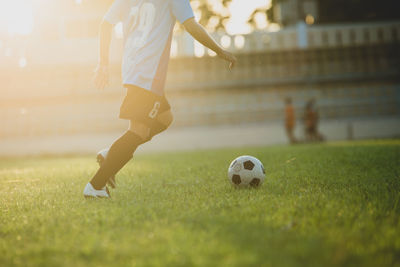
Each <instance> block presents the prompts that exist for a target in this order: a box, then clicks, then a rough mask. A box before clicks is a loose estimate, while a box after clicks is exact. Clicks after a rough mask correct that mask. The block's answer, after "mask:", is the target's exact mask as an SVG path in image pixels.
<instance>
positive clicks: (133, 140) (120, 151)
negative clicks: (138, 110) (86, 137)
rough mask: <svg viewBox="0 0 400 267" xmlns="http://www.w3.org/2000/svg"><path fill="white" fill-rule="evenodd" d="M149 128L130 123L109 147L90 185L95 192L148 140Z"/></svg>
mask: <svg viewBox="0 0 400 267" xmlns="http://www.w3.org/2000/svg"><path fill="white" fill-rule="evenodd" d="M149 133H150V128H149V127H148V126H146V125H145V124H143V123H141V122H137V121H133V120H132V121H131V122H130V126H129V130H128V131H126V132H125V134H124V135H122V136H121V137H120V138H119V139H117V140H116V141H115V142H114V143H113V144H112V146H111V147H110V149H109V151H108V154H107V157H106V158H105V160H104V162H103V164H102V165H101V167H100V168H99V170H98V171H97V173H96V174H95V175H94V177H93V178H92V180H91V181H90V184H91V185H92V186H93V188H94V189H95V190H104V188H105V186H106V183H107V181H108V180H109V178H110V177H112V176H114V175H115V174H117V173H118V172H119V171H120V170H121V169H122V167H124V166H125V165H126V163H128V162H129V160H130V159H131V158H132V156H133V153H134V152H135V151H136V148H137V147H138V146H140V145H141V144H143V143H144V142H145V140H147V139H148V138H149Z"/></svg>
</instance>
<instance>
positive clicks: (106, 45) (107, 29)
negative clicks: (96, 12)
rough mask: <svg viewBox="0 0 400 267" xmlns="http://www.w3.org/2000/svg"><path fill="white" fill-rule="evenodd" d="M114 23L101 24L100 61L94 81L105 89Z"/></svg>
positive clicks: (104, 22)
mask: <svg viewBox="0 0 400 267" xmlns="http://www.w3.org/2000/svg"><path fill="white" fill-rule="evenodd" d="M112 29H113V25H112V24H110V23H108V22H107V21H104V20H103V21H102V23H101V24H100V38H99V39H100V41H99V62H98V65H97V68H96V70H95V77H94V82H95V85H96V87H97V88H99V89H104V87H105V86H106V85H107V84H108V75H109V74H108V63H109V54H110V44H111V38H112Z"/></svg>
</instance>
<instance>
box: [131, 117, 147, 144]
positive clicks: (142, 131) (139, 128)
mask: <svg viewBox="0 0 400 267" xmlns="http://www.w3.org/2000/svg"><path fill="white" fill-rule="evenodd" d="M129 131H130V132H133V133H134V134H136V135H137V136H139V137H140V138H142V140H143V142H146V140H148V139H149V137H150V128H149V127H148V126H147V125H145V124H142V123H138V122H133V121H131V122H130V124H129Z"/></svg>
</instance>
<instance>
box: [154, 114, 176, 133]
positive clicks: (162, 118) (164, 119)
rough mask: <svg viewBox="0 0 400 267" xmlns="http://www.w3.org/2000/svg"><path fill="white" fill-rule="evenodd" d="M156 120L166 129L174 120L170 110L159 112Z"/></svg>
mask: <svg viewBox="0 0 400 267" xmlns="http://www.w3.org/2000/svg"><path fill="white" fill-rule="evenodd" d="M157 120H158V122H159V123H160V124H162V125H164V127H165V129H167V128H168V127H169V126H170V125H171V124H172V122H173V121H174V116H173V115H172V112H171V111H170V110H169V111H166V112H164V113H162V114H160V115H159V116H158V118H157Z"/></svg>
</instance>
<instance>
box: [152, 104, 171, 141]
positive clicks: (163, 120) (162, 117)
mask: <svg viewBox="0 0 400 267" xmlns="http://www.w3.org/2000/svg"><path fill="white" fill-rule="evenodd" d="M173 119H174V118H173V115H172V112H171V110H170V109H168V110H166V111H164V112H162V113H160V114H159V115H158V116H157V119H156V121H155V123H154V124H153V126H152V127H151V129H150V136H149V140H148V141H150V140H151V139H152V138H153V137H154V136H156V135H157V134H159V133H162V132H164V131H165V130H167V129H168V127H169V126H170V125H171V123H172V121H173Z"/></svg>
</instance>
